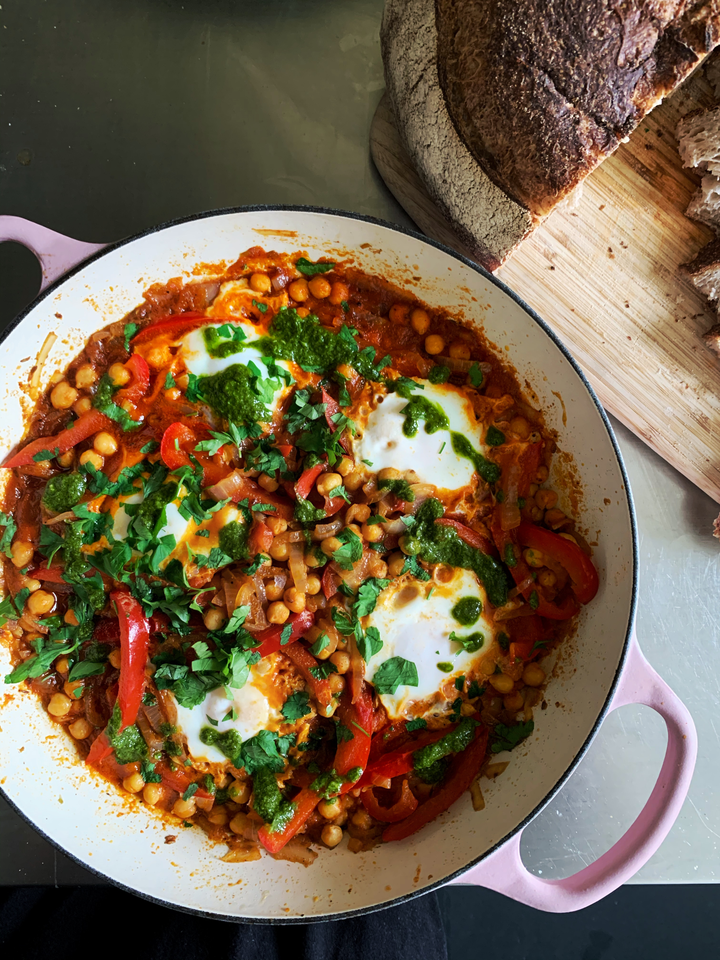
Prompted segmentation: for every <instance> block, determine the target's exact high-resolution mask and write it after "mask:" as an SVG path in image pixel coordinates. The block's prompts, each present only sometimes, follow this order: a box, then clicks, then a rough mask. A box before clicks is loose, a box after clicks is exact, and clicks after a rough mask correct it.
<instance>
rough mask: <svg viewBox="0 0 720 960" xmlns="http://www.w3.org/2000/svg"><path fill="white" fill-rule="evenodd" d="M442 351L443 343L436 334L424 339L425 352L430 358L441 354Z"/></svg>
mask: <svg viewBox="0 0 720 960" xmlns="http://www.w3.org/2000/svg"><path fill="white" fill-rule="evenodd" d="M444 349H445V341H444V340H443V338H442V337H440V336H438V335H437V334H436V333H431V334H430V336H429V337H426V338H425V352H426V353H429V354H430V356H435V355H436V354H438V353H442V352H443V350H444Z"/></svg>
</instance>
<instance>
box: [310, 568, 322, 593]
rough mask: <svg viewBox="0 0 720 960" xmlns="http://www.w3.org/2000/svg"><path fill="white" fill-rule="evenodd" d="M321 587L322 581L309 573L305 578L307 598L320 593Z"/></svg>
mask: <svg viewBox="0 0 720 960" xmlns="http://www.w3.org/2000/svg"><path fill="white" fill-rule="evenodd" d="M321 586H322V580H321V579H320V577H316V576H315V574H314V573H311V574H310V576H309V577H308V578H307V593H308V595H309V596H311V597H314V596H315V594H317V593H320V587H321Z"/></svg>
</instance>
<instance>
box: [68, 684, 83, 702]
mask: <svg viewBox="0 0 720 960" xmlns="http://www.w3.org/2000/svg"><path fill="white" fill-rule="evenodd" d="M63 691H64V693H65V696H66V697H70V699H71V700H72V701H73V703H77V701H78V700H79V699H80V698H81V697H82V695H83V694H84V693H85V681H84V680H66V681H65V683H64V684H63Z"/></svg>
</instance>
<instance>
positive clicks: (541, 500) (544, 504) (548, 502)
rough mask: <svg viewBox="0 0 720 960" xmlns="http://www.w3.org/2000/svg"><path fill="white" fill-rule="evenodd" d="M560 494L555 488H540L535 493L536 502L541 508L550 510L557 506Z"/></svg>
mask: <svg viewBox="0 0 720 960" xmlns="http://www.w3.org/2000/svg"><path fill="white" fill-rule="evenodd" d="M557 501H558V495H557V494H556V493H555V491H554V490H538V492H537V493H536V494H535V503H536V504H537V505H538V506H539V507H540V509H541V510H548V509H551V508H552V507H554V506H555V504H556V503H557Z"/></svg>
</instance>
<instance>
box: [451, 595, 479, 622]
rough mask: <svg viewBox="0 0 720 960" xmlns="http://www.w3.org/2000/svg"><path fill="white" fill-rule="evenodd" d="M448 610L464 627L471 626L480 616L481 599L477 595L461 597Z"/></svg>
mask: <svg viewBox="0 0 720 960" xmlns="http://www.w3.org/2000/svg"><path fill="white" fill-rule="evenodd" d="M450 612H451V613H452V615H453V618H454V619H455V620H457V622H458V623H461V624H462V625H463V626H464V627H471V626H472V625H473V624H474V623H477V622H478V619H479V618H480V614H481V613H482V600H481V599H480V598H479V597H462V598H461V599H460V600H458V602H457V603H456V604H455V606H454V607H453V608H452V610H451V611H450Z"/></svg>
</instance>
